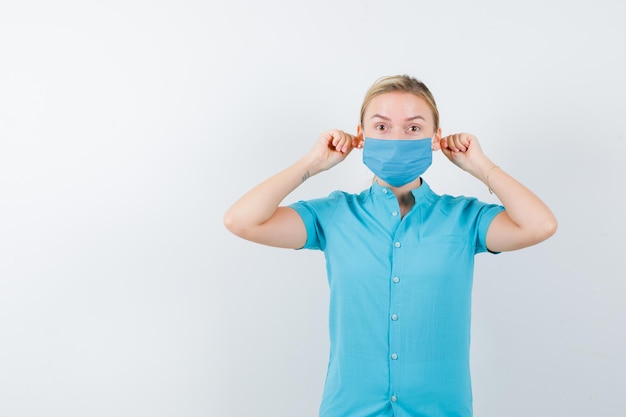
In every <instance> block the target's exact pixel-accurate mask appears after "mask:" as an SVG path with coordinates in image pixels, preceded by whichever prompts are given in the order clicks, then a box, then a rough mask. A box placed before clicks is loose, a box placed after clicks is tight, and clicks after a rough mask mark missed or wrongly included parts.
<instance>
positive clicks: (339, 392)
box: [224, 75, 557, 417]
mask: <svg viewBox="0 0 626 417" xmlns="http://www.w3.org/2000/svg"><path fill="white" fill-rule="evenodd" d="M355 148H360V149H362V152H363V162H364V164H365V165H366V166H367V167H368V168H369V169H370V170H371V171H372V172H373V173H374V175H375V180H374V182H373V184H372V185H371V187H369V188H368V189H366V190H363V191H362V192H361V193H358V194H350V193H346V192H342V191H335V192H332V193H331V194H330V195H328V196H327V197H323V198H315V199H312V200H308V201H300V202H297V203H295V204H291V205H288V206H285V205H281V202H282V201H283V200H284V199H285V197H286V196H287V195H288V194H289V193H291V192H292V191H293V190H294V189H295V188H296V187H298V186H299V185H300V184H301V183H303V182H304V181H306V180H308V179H309V178H311V177H313V176H315V175H316V174H318V173H320V172H322V171H325V170H328V169H331V168H332V167H334V166H335V165H337V164H338V163H340V162H342V161H343V160H344V159H345V158H346V157H347V156H348V155H349V154H350V153H351V152H352V151H353V150H354V149H355ZM436 151H442V152H443V153H444V154H445V156H446V157H447V158H448V159H449V160H450V161H451V162H452V163H454V164H455V165H456V166H458V167H459V168H460V169H462V170H464V171H466V172H468V173H469V174H471V175H473V176H474V177H476V178H477V179H478V180H480V181H482V182H483V183H484V184H485V186H486V187H488V188H489V190H491V191H492V192H493V193H494V194H495V195H496V196H497V197H498V199H499V200H500V202H501V204H487V203H484V202H481V201H479V200H477V199H476V198H471V197H464V196H458V197H453V196H449V195H438V194H436V193H435V192H433V191H432V190H431V189H430V187H429V186H428V184H427V183H426V182H425V181H424V180H423V179H422V175H423V174H424V172H425V171H426V170H427V169H428V167H429V166H430V165H431V162H432V154H433V152H436ZM224 223H225V225H226V227H227V228H228V230H230V231H231V232H232V233H234V234H235V235H237V236H239V237H241V238H244V239H247V240H250V241H253V242H257V243H260V244H264V245H270V246H276V247H282V248H294V249H299V248H305V249H316V250H322V251H324V253H325V257H326V262H327V266H328V268H327V270H328V273H329V276H328V282H329V286H330V298H331V299H330V312H329V315H330V324H329V326H330V329H329V330H330V346H331V348H330V350H331V351H330V359H329V365H328V371H327V378H326V383H325V387H324V394H323V398H322V402H321V406H320V412H319V415H320V416H321V417H352V416H354V417H357V416H359V417H382V416H389V417H391V416H395V417H405V416H406V417H409V416H411V417H417V416H423V417H441V416H450V417H452V416H455V417H469V416H471V415H472V392H471V382H470V367H469V344H470V312H471V303H470V301H471V290H472V278H473V267H474V256H475V255H476V254H478V253H481V252H491V253H498V252H503V251H513V250H518V249H522V248H525V247H528V246H531V245H535V244H537V243H540V242H542V241H544V240H545V239H547V238H549V237H550V236H552V235H553V234H554V233H555V231H556V229H557V221H556V218H555V217H554V215H553V214H552V212H551V211H550V209H549V208H548V207H547V206H546V205H545V204H544V203H543V202H542V201H541V200H540V199H539V198H538V197H537V196H536V195H535V194H534V193H533V192H531V191H530V190H529V189H528V188H526V187H525V186H524V185H522V184H521V183H520V182H518V181H517V180H515V179H514V178H513V177H511V176H510V175H508V174H507V173H506V172H505V171H504V170H503V169H502V168H500V167H499V166H498V165H497V164H496V163H494V162H493V161H491V160H490V159H489V158H488V157H487V156H486V155H485V154H484V153H483V151H482V149H481V146H480V144H479V142H478V139H477V138H476V137H475V136H473V135H471V134H469V133H457V134H452V135H447V136H442V133H441V128H440V126H439V112H438V110H437V106H436V104H435V100H434V98H433V96H432V94H431V92H430V91H429V90H428V88H427V87H426V85H424V84H423V83H422V82H421V81H419V80H417V79H415V78H413V77H410V76H407V75H397V76H390V77H383V78H380V79H379V80H377V81H376V82H375V83H374V84H373V85H372V86H371V88H370V89H369V91H368V92H367V94H366V96H365V99H364V101H363V105H362V108H361V113H360V123H359V125H358V126H357V127H356V132H355V134H350V133H346V132H343V131H339V130H330V131H327V132H325V133H322V134H321V135H320V136H319V138H318V140H317V142H316V143H315V145H314V146H313V148H312V149H311V151H310V152H309V153H308V154H306V155H304V156H303V157H302V158H301V159H299V160H298V161H296V162H295V163H293V164H292V165H291V166H289V167H287V168H286V169H284V170H283V171H281V172H279V173H277V174H276V175H274V176H272V177H271V178H268V179H267V180H265V181H264V182H262V183H260V184H259V185H257V186H256V187H254V188H253V189H252V190H250V191H248V192H247V193H246V194H244V195H243V196H242V197H241V198H240V199H239V200H238V201H236V202H235V203H234V205H233V206H232V207H231V208H230V209H229V210H228V211H227V212H226V214H225V216H224Z"/></svg>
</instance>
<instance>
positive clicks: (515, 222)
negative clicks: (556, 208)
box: [439, 133, 557, 252]
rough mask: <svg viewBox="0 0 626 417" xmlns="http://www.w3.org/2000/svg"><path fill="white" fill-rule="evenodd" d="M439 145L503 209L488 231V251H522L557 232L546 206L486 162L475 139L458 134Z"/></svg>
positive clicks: (497, 167) (489, 161) (500, 170)
mask: <svg viewBox="0 0 626 417" xmlns="http://www.w3.org/2000/svg"><path fill="white" fill-rule="evenodd" d="M439 143H440V146H441V150H442V151H443V153H444V154H445V155H446V156H447V157H448V159H450V161H452V162H453V163H455V164H456V165H458V166H459V167H460V168H462V169H464V170H465V171H467V172H469V173H470V174H472V175H473V176H475V177H476V178H478V179H479V180H481V181H482V182H483V183H485V185H486V186H487V187H488V188H489V189H490V190H491V191H492V192H493V193H494V194H495V195H496V196H497V197H498V198H499V199H500V201H501V202H502V205H503V206H504V208H505V209H506V210H505V211H504V212H502V213H500V214H498V215H497V216H496V217H495V218H494V219H493V221H492V223H491V225H490V226H489V230H488V231H487V248H488V249H489V250H490V251H492V252H504V251H512V250H517V249H522V248H525V247H528V246H531V245H535V244H537V243H540V242H542V241H544V240H546V239H548V238H549V237H550V236H552V235H553V234H554V233H555V232H556V229H557V220H556V217H555V216H554V214H553V213H552V211H550V209H549V208H548V206H547V205H546V204H545V203H544V202H543V201H541V199H540V198H539V197H537V196H536V195H535V194H534V193H533V192H532V191H530V190H529V189H528V188H526V187H525V186H524V185H523V184H521V183H520V182H519V181H517V180H516V179H515V178H513V177H512V176H510V175H509V174H507V173H506V172H505V171H504V170H503V169H502V168H500V167H499V166H497V165H496V164H495V163H493V162H492V161H491V160H490V159H489V158H487V157H486V156H485V155H484V153H483V152H482V149H481V147H480V144H479V143H478V139H476V137H475V136H473V135H470V134H468V133H459V134H455V135H450V136H446V137H444V138H442V139H441V140H440V142H439Z"/></svg>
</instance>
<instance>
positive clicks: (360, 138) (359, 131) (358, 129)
mask: <svg viewBox="0 0 626 417" xmlns="http://www.w3.org/2000/svg"><path fill="white" fill-rule="evenodd" d="M364 141H365V137H364V134H363V129H362V128H361V125H357V126H356V144H355V146H356V147H357V148H359V149H363V143H364Z"/></svg>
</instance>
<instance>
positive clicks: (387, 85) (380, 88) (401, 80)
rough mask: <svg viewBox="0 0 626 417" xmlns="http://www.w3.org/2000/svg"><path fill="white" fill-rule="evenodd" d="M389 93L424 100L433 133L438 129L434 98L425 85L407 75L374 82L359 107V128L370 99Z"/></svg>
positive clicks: (384, 78) (437, 112)
mask: <svg viewBox="0 0 626 417" xmlns="http://www.w3.org/2000/svg"><path fill="white" fill-rule="evenodd" d="M391 92H403V93H410V94H414V95H416V96H418V97H421V98H422V99H424V100H425V101H426V103H428V106H429V107H430V108H431V110H432V112H433V120H434V124H435V132H436V131H437V129H439V110H437V104H436V103H435V98H434V97H433V95H432V93H431V92H430V90H429V89H428V87H426V84H424V83H423V82H421V81H419V80H417V79H415V78H413V77H411V76H409V75H391V76H387V77H381V78H379V79H378V80H376V81H375V82H374V84H372V86H371V87H370V88H369V90H367V93H366V94H365V98H364V99H363V104H362V105H361V117H360V119H359V120H360V122H361V126H363V116H364V115H365V109H367V106H368V105H369V104H370V102H371V101H372V99H373V98H374V97H376V96H379V95H381V94H385V93H391Z"/></svg>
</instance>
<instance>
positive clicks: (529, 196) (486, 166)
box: [474, 158, 557, 240]
mask: <svg viewBox="0 0 626 417" xmlns="http://www.w3.org/2000/svg"><path fill="white" fill-rule="evenodd" d="M474 175H475V176H476V177H477V178H479V179H480V180H481V181H482V182H483V183H485V185H486V186H487V187H488V188H489V190H490V191H492V192H493V193H494V194H495V195H496V196H497V197H498V199H499V200H500V201H501V202H502V205H503V206H504V208H505V209H506V212H507V214H508V216H509V218H510V219H511V221H512V222H513V223H514V224H515V225H516V226H517V227H519V228H520V229H521V230H523V231H524V232H525V233H526V234H528V236H529V237H530V238H531V239H533V240H543V239H545V238H547V237H549V236H551V235H552V234H553V233H554V232H555V230H556V225H557V221H556V218H555V216H554V214H553V213H552V211H551V210H550V209H549V208H548V206H547V205H546V204H545V203H544V202H543V201H542V200H541V199H540V198H539V197H537V196H536V195H535V194H534V193H533V192H532V191H531V190H529V189H528V188H527V187H526V186H524V185H523V184H522V183H520V182H519V181H517V180H516V179H515V178H513V177H512V176H511V175H509V174H508V173H506V172H505V171H504V170H503V169H502V168H500V167H499V166H497V165H496V164H494V163H493V162H491V161H490V160H489V159H487V158H485V159H484V160H483V161H481V163H480V165H479V169H478V170H477V172H476V174H474Z"/></svg>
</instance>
